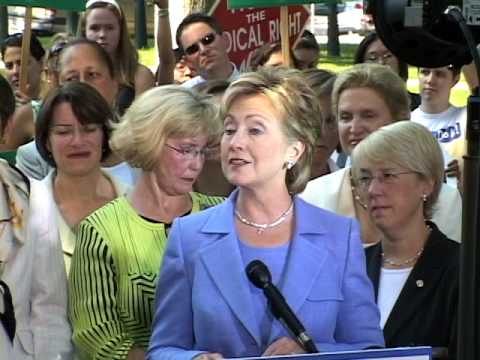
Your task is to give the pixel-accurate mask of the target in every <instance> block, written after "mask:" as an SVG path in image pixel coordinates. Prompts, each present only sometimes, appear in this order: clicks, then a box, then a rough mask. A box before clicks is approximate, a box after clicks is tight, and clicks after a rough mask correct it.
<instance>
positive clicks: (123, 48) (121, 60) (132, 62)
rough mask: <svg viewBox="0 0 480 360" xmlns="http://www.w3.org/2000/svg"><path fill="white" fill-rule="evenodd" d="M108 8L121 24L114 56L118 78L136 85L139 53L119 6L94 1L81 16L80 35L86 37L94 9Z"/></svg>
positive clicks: (122, 81) (120, 80)
mask: <svg viewBox="0 0 480 360" xmlns="http://www.w3.org/2000/svg"><path fill="white" fill-rule="evenodd" d="M99 8H100V9H108V10H109V11H111V12H112V13H113V14H114V15H115V17H116V18H117V19H118V24H119V26H120V39H119V42H118V46H117V51H116V54H115V57H114V58H112V60H113V63H114V64H115V72H116V74H117V76H118V80H119V82H120V83H121V84H123V85H129V86H131V87H135V74H136V73H137V68H138V53H137V50H136V49H135V47H134V46H133V44H132V42H131V41H130V37H129V35H128V28H127V21H126V19H125V15H124V14H123V12H122V11H121V9H120V6H119V7H116V6H114V5H112V4H109V3H108V2H103V1H98V2H94V3H93V4H92V5H90V6H89V7H88V9H87V10H86V11H85V13H83V14H82V16H81V17H80V23H79V27H78V34H77V35H78V36H79V37H82V38H86V28H87V19H88V15H89V14H90V12H92V10H94V9H99Z"/></svg>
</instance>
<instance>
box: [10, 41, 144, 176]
mask: <svg viewBox="0 0 480 360" xmlns="http://www.w3.org/2000/svg"><path fill="white" fill-rule="evenodd" d="M58 61H59V62H58V71H59V74H58V76H59V81H60V85H64V84H66V83H68V82H71V81H80V82H84V83H87V84H89V85H91V86H92V87H94V88H95V89H96V90H97V91H98V92H99V94H100V95H102V97H103V98H104V99H105V100H106V102H107V103H108V104H109V106H110V107H111V108H113V109H114V110H113V111H114V113H115V114H117V113H121V112H122V109H121V108H120V107H119V106H120V104H118V103H117V102H116V99H117V91H118V82H117V81H116V80H115V76H114V74H115V69H114V66H113V63H112V60H111V59H110V57H109V56H108V54H107V52H106V51H105V49H104V48H102V47H101V46H100V45H98V44H97V43H96V42H94V41H91V40H88V39H83V38H82V39H75V40H73V41H71V42H69V43H68V44H67V45H66V46H65V47H64V48H63V50H62V51H61V53H60V58H59V60H58ZM128 105H129V104H128ZM113 119H114V120H115V119H116V117H114V118H113ZM17 165H18V167H19V168H20V170H22V171H23V172H24V173H25V174H26V175H27V176H29V177H32V178H35V179H40V180H41V179H43V178H44V177H45V176H47V174H48V173H49V172H50V171H51V166H50V165H49V164H48V163H47V162H46V161H44V160H43V159H42V157H41V156H40V154H39V153H38V151H37V149H36V147H35V144H34V143H29V144H26V145H24V146H21V147H20V148H19V149H18V152H17ZM102 165H103V167H104V168H105V170H106V171H108V172H109V173H110V174H111V175H113V176H114V177H115V178H117V179H119V180H120V181H122V182H123V183H125V184H130V185H131V184H133V183H134V182H135V180H136V177H137V172H136V171H135V170H134V169H132V168H131V167H130V166H129V165H128V164H127V163H126V162H123V161H121V159H119V158H118V157H117V156H116V155H115V154H113V153H112V154H110V156H108V157H106V158H105V159H104V160H103V161H102Z"/></svg>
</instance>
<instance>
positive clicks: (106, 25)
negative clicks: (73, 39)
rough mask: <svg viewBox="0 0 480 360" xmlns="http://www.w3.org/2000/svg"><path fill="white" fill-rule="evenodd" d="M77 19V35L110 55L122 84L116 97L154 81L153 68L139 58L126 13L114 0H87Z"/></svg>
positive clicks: (130, 94)
mask: <svg viewBox="0 0 480 360" xmlns="http://www.w3.org/2000/svg"><path fill="white" fill-rule="evenodd" d="M85 8H86V11H85V13H84V14H83V16H82V17H81V19H80V24H79V36H81V37H84V38H87V39H90V40H93V41H95V42H97V43H98V44H99V45H100V46H102V47H103V48H104V49H105V50H106V51H107V53H108V54H109V55H110V58H111V59H112V61H113V63H114V65H115V74H116V75H117V79H118V82H119V85H120V86H121V88H120V92H119V94H118V95H119V98H121V97H122V96H125V97H129V98H131V99H133V98H134V97H135V96H138V95H140V94H141V93H142V92H144V91H146V90H148V89H150V88H151V87H153V86H154V85H155V79H154V76H153V74H152V72H151V71H150V70H149V69H148V68H147V67H146V66H145V65H142V64H140V63H139V61H138V52H137V50H136V49H135V47H134V46H133V44H132V42H131V41H130V37H129V34H128V29H127V21H126V19H125V14H124V12H123V10H122V8H121V7H120V5H119V4H118V2H117V1H115V0H89V1H87V3H86V4H85Z"/></svg>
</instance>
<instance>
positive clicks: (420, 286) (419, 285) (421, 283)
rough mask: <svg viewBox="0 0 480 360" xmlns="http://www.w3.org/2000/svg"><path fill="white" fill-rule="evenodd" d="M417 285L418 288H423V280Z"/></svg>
mask: <svg viewBox="0 0 480 360" xmlns="http://www.w3.org/2000/svg"><path fill="white" fill-rule="evenodd" d="M416 284H417V287H419V288H422V287H423V280H417V282H416Z"/></svg>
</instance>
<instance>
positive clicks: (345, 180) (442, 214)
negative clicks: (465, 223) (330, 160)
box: [300, 168, 462, 242]
mask: <svg viewBox="0 0 480 360" xmlns="http://www.w3.org/2000/svg"><path fill="white" fill-rule="evenodd" d="M351 185H352V184H351V182H350V168H343V169H340V170H337V171H335V172H333V173H331V174H328V175H324V176H320V177H319V178H317V179H314V180H311V181H309V182H308V184H307V187H306V188H305V190H304V191H303V193H301V194H300V197H301V198H302V199H304V200H305V201H307V202H309V203H311V204H313V205H316V206H318V207H321V208H323V209H327V210H330V211H333V212H335V213H337V214H340V215H344V216H348V217H353V218H356V214H355V205H354V202H353V201H354V200H353V196H352V190H351ZM432 221H433V222H434V223H435V224H436V225H437V226H438V228H439V229H440V231H441V232H442V233H444V234H445V235H446V236H447V237H448V238H450V239H452V240H455V241H457V242H460V241H461V239H462V198H461V196H460V193H459V192H458V190H457V189H456V188H454V187H453V186H450V185H448V184H443V186H442V189H441V190H440V194H439V196H438V200H437V204H436V205H435V208H434V212H433V217H432Z"/></svg>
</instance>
